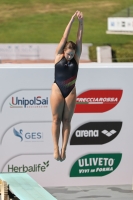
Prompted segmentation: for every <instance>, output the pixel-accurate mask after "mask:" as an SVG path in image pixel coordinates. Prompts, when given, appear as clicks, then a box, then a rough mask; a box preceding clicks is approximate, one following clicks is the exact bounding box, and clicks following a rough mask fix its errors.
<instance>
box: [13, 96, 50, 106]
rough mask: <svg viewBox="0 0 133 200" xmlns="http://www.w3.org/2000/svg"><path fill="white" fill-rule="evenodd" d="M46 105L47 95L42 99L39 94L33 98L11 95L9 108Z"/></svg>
mask: <svg viewBox="0 0 133 200" xmlns="http://www.w3.org/2000/svg"><path fill="white" fill-rule="evenodd" d="M47 106H48V97H46V98H45V99H43V98H42V97H41V96H37V97H33V99H25V98H24V97H23V98H22V99H19V98H18V97H12V100H11V103H10V108H45V107H47Z"/></svg>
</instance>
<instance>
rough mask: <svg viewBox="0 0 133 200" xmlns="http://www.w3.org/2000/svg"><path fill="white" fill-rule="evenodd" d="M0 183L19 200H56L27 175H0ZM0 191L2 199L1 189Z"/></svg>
mask: <svg viewBox="0 0 133 200" xmlns="http://www.w3.org/2000/svg"><path fill="white" fill-rule="evenodd" d="M0 181H1V182H0V183H1V185H2V183H5V184H6V183H7V185H8V187H9V191H10V192H11V193H12V194H14V195H15V196H16V197H17V198H18V199H20V200H57V199H56V198H55V197H53V196H52V195H51V194H50V193H49V192H47V191H46V190H45V189H44V188H43V187H41V186H40V185H39V184H38V183H37V182H36V181H35V180H34V179H32V178H31V177H30V176H29V175H28V174H27V173H0ZM5 186H6V185H5ZM0 191H1V197H2V198H3V195H2V188H1V190H0ZM5 192H6V193H7V191H6V188H5ZM2 200H5V199H2Z"/></svg>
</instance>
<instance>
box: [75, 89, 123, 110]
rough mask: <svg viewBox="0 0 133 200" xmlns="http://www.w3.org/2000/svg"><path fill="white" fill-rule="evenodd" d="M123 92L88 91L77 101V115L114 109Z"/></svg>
mask: <svg viewBox="0 0 133 200" xmlns="http://www.w3.org/2000/svg"><path fill="white" fill-rule="evenodd" d="M122 92H123V90H88V91H86V92H83V93H82V94H80V95H79V96H78V97H77V99H76V108H75V113H102V112H106V111H108V110H111V109H112V108H114V107H115V106H116V105H117V104H118V103H119V101H120V99H121V97H122Z"/></svg>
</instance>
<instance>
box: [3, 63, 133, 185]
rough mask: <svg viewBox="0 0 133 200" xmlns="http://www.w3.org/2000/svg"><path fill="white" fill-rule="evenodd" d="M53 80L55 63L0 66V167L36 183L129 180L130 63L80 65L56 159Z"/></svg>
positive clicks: (132, 148)
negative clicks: (72, 105)
mask: <svg viewBox="0 0 133 200" xmlns="http://www.w3.org/2000/svg"><path fill="white" fill-rule="evenodd" d="M53 82H54V64H43V65H42V64H34V65H23V64H20V65H17V64H16V65H12V64H6V65H4V64H3V65H1V67H0V122H1V126H0V172H8V173H13V172H15V173H18V172H25V173H28V174H29V175H30V176H31V177H32V178H34V179H35V180H36V181H37V182H38V183H39V184H40V185H42V186H43V187H50V186H51V187H52V186H88V185H119V184H132V176H133V156H132V152H133V145H132V141H133V133H132V130H133V123H132V121H133V92H132V91H133V67H132V64H131V63H130V64H127V63H122V64H117V63H109V64H106V63H104V64H98V63H96V64H95V63H93V64H91V63H90V64H88V63H86V64H80V65H79V71H78V77H77V82H76V91H77V98H76V107H75V111H74V115H73V117H72V121H71V131H70V137H69V141H68V145H67V150H66V159H65V160H64V161H63V162H60V161H56V160H55V159H54V158H53V150H54V147H53V139H52V132H51V131H52V114H51V106H50V95H51V86H52V84H53ZM61 126H62V125H61ZM61 131H62V127H61V129H60V139H59V150H61V145H62V133H61Z"/></svg>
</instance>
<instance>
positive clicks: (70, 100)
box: [61, 88, 76, 161]
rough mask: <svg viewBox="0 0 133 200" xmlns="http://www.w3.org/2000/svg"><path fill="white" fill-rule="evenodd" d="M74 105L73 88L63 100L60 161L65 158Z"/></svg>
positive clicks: (74, 94)
mask: <svg viewBox="0 0 133 200" xmlns="http://www.w3.org/2000/svg"><path fill="white" fill-rule="evenodd" d="M75 105H76V89H75V88H74V89H73V90H72V91H71V93H70V94H69V95H68V96H67V97H66V98H65V105H64V113H63V118H62V123H63V124H62V149H61V160H62V161H63V160H65V158H66V147H67V143H68V139H69V135H70V129H71V119H72V116H73V113H74V109H75Z"/></svg>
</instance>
